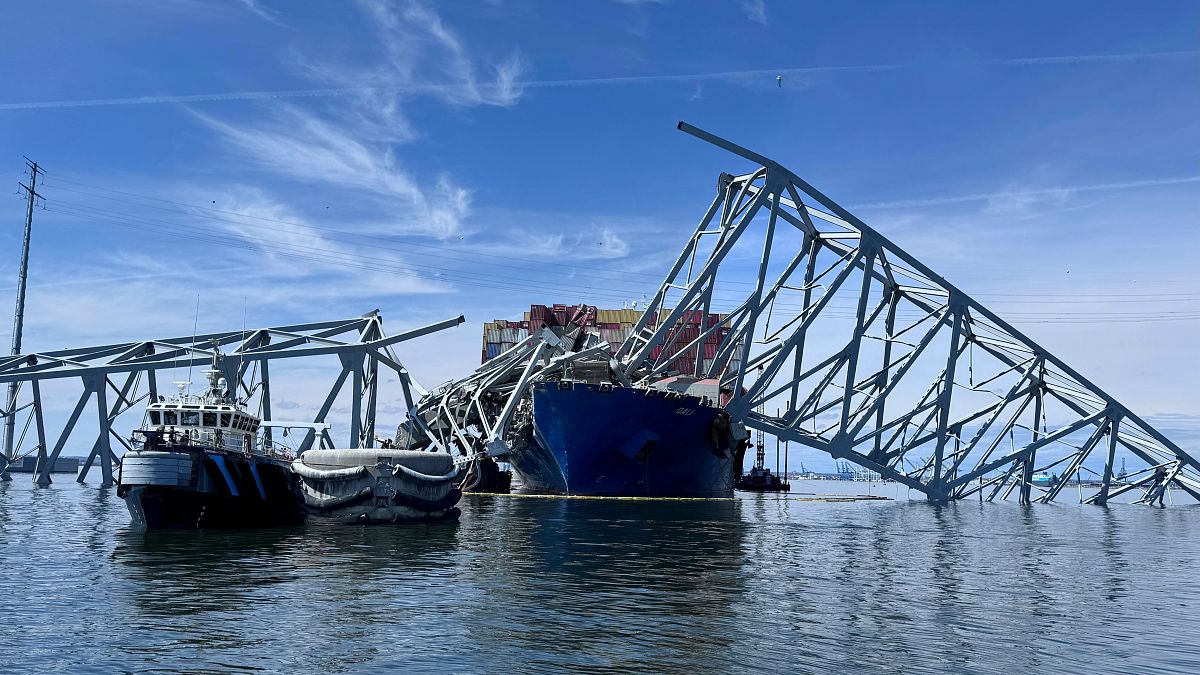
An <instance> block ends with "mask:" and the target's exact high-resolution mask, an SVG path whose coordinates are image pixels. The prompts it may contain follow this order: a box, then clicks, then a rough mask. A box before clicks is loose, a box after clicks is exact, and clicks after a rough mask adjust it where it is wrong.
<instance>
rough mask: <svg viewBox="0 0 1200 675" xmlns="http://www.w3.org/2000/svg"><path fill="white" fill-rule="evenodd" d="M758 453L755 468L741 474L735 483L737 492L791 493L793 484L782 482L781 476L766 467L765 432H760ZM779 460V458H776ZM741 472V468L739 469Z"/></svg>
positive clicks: (757, 444)
mask: <svg viewBox="0 0 1200 675" xmlns="http://www.w3.org/2000/svg"><path fill="white" fill-rule="evenodd" d="M755 445H756V448H755V450H756V452H755V456H754V466H752V467H750V473H747V474H741V475H739V476H738V477H737V481H736V482H735V483H734V489H735V490H742V491H744V492H790V491H791V489H792V484H791V483H788V482H786V481H784V480H781V479H780V478H779V476H777V475H775V474H773V473H771V470H770V469H768V468H767V467H766V461H767V452H766V445H765V443H764V442H763V432H761V431H759V432H758V438H757V443H756V444H755ZM776 460H778V457H776ZM738 468H739V470H740V468H741V467H740V466H739V467H738Z"/></svg>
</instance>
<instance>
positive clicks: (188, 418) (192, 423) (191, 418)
mask: <svg viewBox="0 0 1200 675" xmlns="http://www.w3.org/2000/svg"><path fill="white" fill-rule="evenodd" d="M180 419H182V420H183V426H185V427H196V426H200V413H199V412H198V411H194V410H185V411H183V413H182V414H181V415H180Z"/></svg>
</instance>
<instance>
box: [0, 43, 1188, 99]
mask: <svg viewBox="0 0 1200 675" xmlns="http://www.w3.org/2000/svg"><path fill="white" fill-rule="evenodd" d="M1197 58H1200V51H1174V52H1146V53H1126V54H1082V55H1069V56H1042V57H1030V58H1011V59H991V60H985V61H983V62H982V64H983V65H985V66H991V67H1035V66H1072V65H1103V64H1112V63H1139V62H1157V61H1187V60H1194V59H1197ZM916 67H919V66H914V65H912V64H903V63H877V64H857V65H855V64H848V65H826V66H786V67H778V68H756V69H748V70H719V71H707V72H700V73H664V74H654V75H628V76H617V77H581V78H566V79H556V80H531V79H521V75H522V74H523V73H524V72H525V64H524V61H523V59H521V58H520V56H519V55H513V56H511V57H509V58H507V59H505V60H503V61H501V62H499V63H497V64H494V65H493V66H492V70H493V71H494V75H495V77H494V78H493V79H492V80H475V81H472V82H455V81H443V82H426V81H403V80H400V79H397V80H393V81H390V82H387V83H377V84H354V85H353V86H333V87H324V88H312V89H286V90H274V91H234V92H213V93H207V94H180V95H162V96H127V97H114V98H93V99H75V100H61V101H23V102H10V103H0V110H35V109H42V108H89V107H103V106H119V105H164V104H176V103H209V102H219V101H264V100H265V101H269V100H274V99H304V98H331V99H349V98H352V97H355V96H379V95H385V96H390V97H392V98H393V99H394V98H395V97H413V96H420V95H433V96H438V97H441V98H444V99H446V100H451V101H453V100H465V101H472V100H474V101H476V103H475V104H476V105H479V104H490V105H511V104H512V103H515V102H516V100H517V99H518V98H519V96H520V94H521V93H522V92H524V91H525V90H527V89H555V88H563V87H603V86H630V85H643V84H658V83H665V82H700V81H721V80H725V81H738V80H744V79H746V78H752V77H763V76H771V77H774V76H776V75H785V76H786V75H820V74H837V73H886V72H894V71H903V70H906V69H909V68H916ZM472 72H473V71H472ZM361 79H364V78H361V77H360V76H358V75H354V76H352V77H351V78H350V80H349V81H351V82H356V83H357V82H359V81H360V80H361ZM335 82H341V83H342V84H343V85H344V84H345V80H337V81H335Z"/></svg>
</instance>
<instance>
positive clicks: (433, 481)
mask: <svg viewBox="0 0 1200 675" xmlns="http://www.w3.org/2000/svg"><path fill="white" fill-rule="evenodd" d="M301 475H304V474H301ZM392 475H393V476H404V477H406V478H410V479H412V480H413V481H415V482H418V483H425V484H426V485H441V484H442V483H447V482H449V481H452V480H454V479H455V478H458V468H457V467H455V468H453V469H451V470H450V472H449V473H446V474H442V475H441V476H431V475H429V474H427V473H421V472H420V471H414V470H412V469H410V468H408V467H407V466H404V465H403V464H397V465H396V468H395V469H393V470H392Z"/></svg>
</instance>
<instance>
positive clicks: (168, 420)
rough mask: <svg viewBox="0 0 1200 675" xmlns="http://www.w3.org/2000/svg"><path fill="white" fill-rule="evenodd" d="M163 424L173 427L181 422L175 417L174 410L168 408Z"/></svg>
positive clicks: (164, 413)
mask: <svg viewBox="0 0 1200 675" xmlns="http://www.w3.org/2000/svg"><path fill="white" fill-rule="evenodd" d="M163 424H166V425H167V426H172V427H173V426H175V425H176V424H179V420H178V419H176V418H175V411H174V410H167V411H164V412H163Z"/></svg>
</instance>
